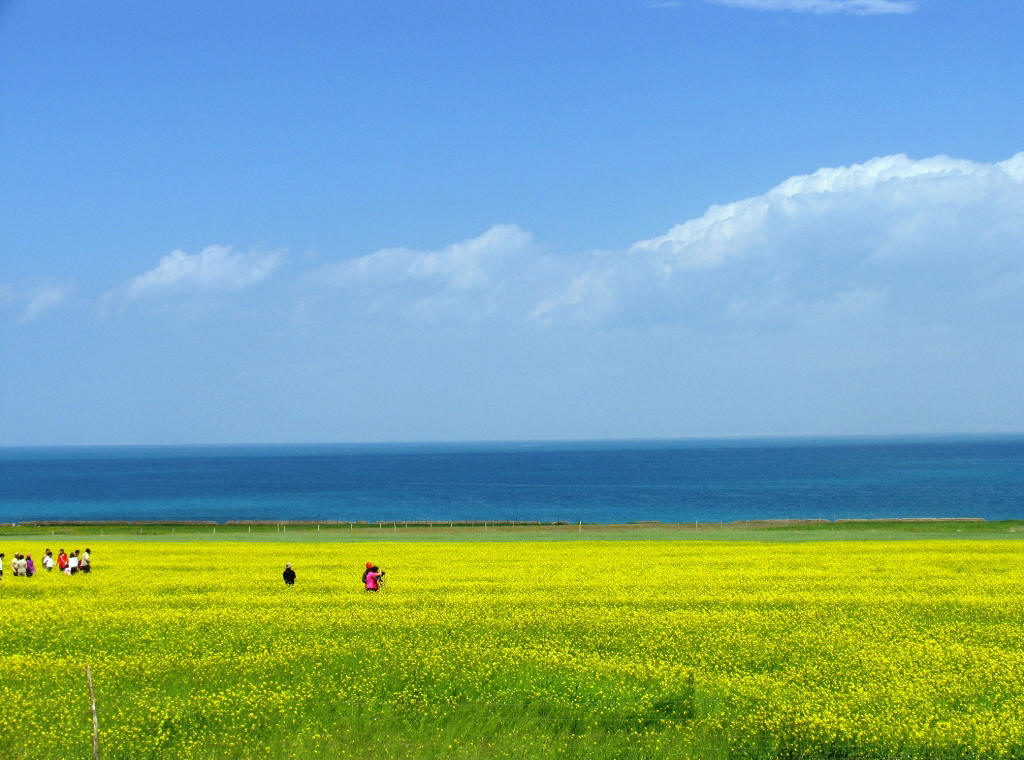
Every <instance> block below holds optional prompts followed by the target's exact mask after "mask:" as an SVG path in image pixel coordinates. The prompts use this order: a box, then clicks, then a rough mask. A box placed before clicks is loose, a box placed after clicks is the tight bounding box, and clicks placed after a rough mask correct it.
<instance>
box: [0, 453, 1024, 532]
mask: <svg viewBox="0 0 1024 760" xmlns="http://www.w3.org/2000/svg"><path fill="white" fill-rule="evenodd" d="M873 517H983V518H986V519H990V520H1000V519H1020V518H1024V436H1003V437H989V438H973V437H972V438H966V437H964V438H949V439H938V438H929V439H872V440H867V439H865V440H860V439H822V440H810V439H807V440H779V441H764V440H748V441H742V440H732V441H656V442H644V441H629V442H593V443H505V444H503V443H494V444H422V445H421V444H393V445H392V444H388V445H383V444H382V445H288V446H189V447H97V448H88V447H74V448H6V449H4V448H0V521H3V522H20V521H26V520H216V521H226V520H246V519H252V520H368V521H371V522H372V521H377V520H388V521H390V520H465V519H476V520H483V519H487V520H543V521H553V520H567V521H577V520H582V521H584V522H598V523H621V522H632V521H640V520H660V521H663V522H690V521H694V520H698V521H707V522H711V521H732V520H753V519H775V518H826V519H830V520H831V519H836V518H873Z"/></svg>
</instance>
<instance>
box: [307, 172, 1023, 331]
mask: <svg viewBox="0 0 1024 760" xmlns="http://www.w3.org/2000/svg"><path fill="white" fill-rule="evenodd" d="M308 281H309V282H310V283H314V284H315V285H317V286H318V288H317V290H318V293H319V295H315V294H314V293H311V294H310V297H311V298H313V299H314V300H310V301H308V302H304V307H303V314H305V315H307V316H308V315H310V314H313V313H315V312H316V309H319V308H321V307H325V308H326V306H327V305H329V306H332V307H333V308H338V307H340V308H343V309H344V310H346V311H348V312H349V313H350V314H351V315H353V316H355V317H357V318H358V317H360V316H361V317H365V316H367V315H369V316H371V317H373V318H375V319H385V320H386V319H396V318H397V319H406V320H413V321H428V322H437V321H441V320H444V321H451V322H460V321H461V322H480V321H483V320H489V321H495V322H504V323H520V324H522V323H524V322H526V323H533V324H536V325H551V326H554V325H560V324H563V325H564V324H573V325H578V326H584V327H587V326H597V325H613V324H626V325H634V326H649V325H653V324H662V323H676V324H684V325H690V326H693V327H695V328H699V329H702V330H735V329H752V328H755V327H768V328H771V329H792V328H795V327H797V326H799V325H809V324H811V323H822V322H832V323H838V322H847V323H850V324H854V323H857V322H863V323H867V322H869V321H871V322H873V323H875V324H881V323H885V324H890V323H894V322H896V321H900V322H903V323H906V322H908V321H915V322H919V323H928V324H954V323H966V322H968V321H972V320H973V321H974V322H979V321H984V320H1002V322H1003V323H1004V324H1014V321H1015V320H1017V321H1021V322H1024V153H1021V154H1019V155H1017V156H1015V157H1013V158H1011V159H1009V160H1007V161H1003V162H1001V163H991V164H989V163H976V162H972V161H966V160H961V159H953V158H949V157H947V156H936V157H934V158H926V159H920V160H915V159H912V158H909V157H907V156H905V155H894V156H885V157H881V158H873V159H871V160H869V161H866V162H864V163H862V164H854V165H851V166H842V167H827V168H823V169H820V170H818V171H816V172H814V173H812V174H808V175H800V176H795V177H791V178H789V179H787V180H785V181H784V182H781V183H780V184H779V185H777V186H776V187H774V188H771V189H770V190H768V191H767V192H766V193H764V194H762V195H757V196H754V197H751V198H745V199H743V200H739V201H736V202H733V203H728V204H725V205H719V206H712V207H710V208H709V209H708V210H707V211H706V212H705V213H704V214H702V215H701V216H699V217H696V218H694V219H690V220H688V221H685V222H682V223H681V224H678V225H676V226H674V227H672V228H671V229H669V230H668V231H667V232H665V233H664V234H662V235H658V236H656V237H652V238H649V239H645V240H640V241H638V242H636V243H634V244H633V245H632V246H629V247H628V248H626V249H625V250H618V251H607V250H606V251H584V252H577V253H570V254H557V255H556V254H553V253H551V252H549V251H546V250H544V249H543V248H542V247H539V246H538V245H536V244H535V243H534V242H533V240H532V239H531V236H530V235H529V233H527V232H525V231H524V230H523V229H521V228H520V227H517V226H515V225H497V226H495V227H492V228H491V229H489V230H487V231H486V232H485V233H483V234H482V235H480V236H479V237H475V238H472V239H469V240H464V241H461V242H458V243H453V244H451V245H448V246H446V247H444V248H440V249H437V250H414V249H410V248H389V249H384V250H381V251H377V252H376V253H371V254H368V255H365V256H359V257H356V258H352V259H348V260H346V261H342V262H338V263H334V264H330V265H327V266H324V267H322V268H320V269H318V270H316V271H315V272H313V273H311V274H310V275H309V277H308ZM314 307H315V308H314Z"/></svg>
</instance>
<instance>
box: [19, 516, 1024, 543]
mask: <svg viewBox="0 0 1024 760" xmlns="http://www.w3.org/2000/svg"><path fill="white" fill-rule="evenodd" d="M58 537H61V542H66V541H73V542H78V541H83V540H88V541H89V542H91V543H99V542H101V541H107V540H109V541H132V540H142V541H211V540H212V541H243V542H244V541H252V542H266V541H279V542H280V541H284V542H363V543H365V542H393V541H414V542H421V541H427V542H437V543H459V542H478V541H485V542H490V541H493V542H502V541H506V542H514V541H570V542H571V541H581V540H582V541H640V542H643V541H755V542H756V541H767V542H789V541H798V542H800V541H877V540H882V541H890V540H891V541H900V540H928V539H931V540H1020V539H1024V520H998V521H997V520H992V521H990V520H984V519H982V518H978V517H959V518H919V517H912V518H889V519H863V520H855V519H841V520H834V521H833V520H823V519H810V520H739V521H736V522H695V523H694V522H690V523H661V522H654V521H648V522H634V523H619V524H610V523H609V524H605V523H585V522H575V523H570V522H564V521H563V522H549V523H545V522H513V521H496V522H491V521H459V520H447V521H443V522H442V521H434V522H416V521H409V522H403V521H387V522H344V521H340V522H339V521H321V522H315V521H281V522H275V521H252V522H245V521H230V522H222V523H216V522H203V521H180V522H167V521H161V522H154V521H138V522H124V521H117V522H114V521H110V522H107V521H73V522H52V521H51V522H46V521H31V522H30V521H26V522H21V523H17V524H11V523H0V541H4V542H9V541H12V540H14V541H18V540H35V541H44V540H45V541H46V542H49V543H55V542H57V539H58Z"/></svg>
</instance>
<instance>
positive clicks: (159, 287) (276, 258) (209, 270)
mask: <svg viewBox="0 0 1024 760" xmlns="http://www.w3.org/2000/svg"><path fill="white" fill-rule="evenodd" d="M284 258H285V254H284V252H283V251H268V252H265V251H249V252H247V253H243V252H240V251H234V250H232V248H231V246H222V245H211V246H207V247H206V248H204V249H203V250H202V251H200V252H199V253H196V254H189V253H186V252H185V251H182V250H175V251H171V252H170V253H169V254H167V255H166V256H164V257H163V258H162V259H160V261H159V263H158V264H157V265H156V267H154V268H153V269H150V270H149V271H148V272H145V273H143V274H140V275H139V276H138V277H135V278H133V279H132V280H131V282H129V283H128V285H127V286H125V288H124V297H125V298H127V299H128V300H137V299H141V298H146V297H149V296H158V295H184V294H193V293H202V292H210V291H232V290H242V289H244V288H247V287H250V286H252V285H256V284H257V283H260V282H263V281H264V280H265V279H267V278H268V277H269V276H270V275H271V274H272V273H273V272H274V270H275V269H277V268H278V267H279V266H280V265H281V264H282V263H283V261H284Z"/></svg>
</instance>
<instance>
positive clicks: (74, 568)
mask: <svg viewBox="0 0 1024 760" xmlns="http://www.w3.org/2000/svg"><path fill="white" fill-rule="evenodd" d="M68 570H70V571H71V575H74V574H75V573H77V572H78V550H77V549H75V551H73V552H71V556H70V557H68Z"/></svg>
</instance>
